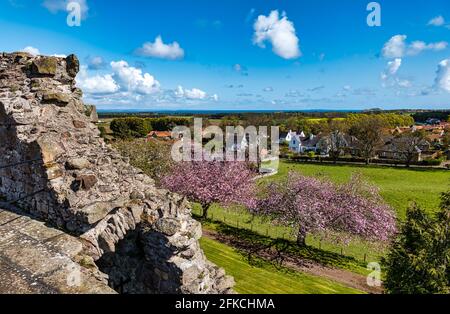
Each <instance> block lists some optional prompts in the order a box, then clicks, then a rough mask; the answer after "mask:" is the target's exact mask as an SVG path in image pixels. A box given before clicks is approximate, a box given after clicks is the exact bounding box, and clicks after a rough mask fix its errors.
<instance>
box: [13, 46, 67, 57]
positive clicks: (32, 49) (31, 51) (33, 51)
mask: <svg viewBox="0 0 450 314" xmlns="http://www.w3.org/2000/svg"><path fill="white" fill-rule="evenodd" d="M20 51H23V52H28V53H29V54H31V55H33V56H38V55H41V54H42V53H41V52H40V51H39V49H38V48H35V47H32V46H27V47H25V48H23V49H22V50H20ZM51 56H52V57H57V58H67V56H66V55H65V54H57V53H55V54H52V55H51Z"/></svg>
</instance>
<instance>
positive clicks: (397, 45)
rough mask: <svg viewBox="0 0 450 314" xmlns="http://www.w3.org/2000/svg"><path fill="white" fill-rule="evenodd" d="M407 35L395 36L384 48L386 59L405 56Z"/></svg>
mask: <svg viewBox="0 0 450 314" xmlns="http://www.w3.org/2000/svg"><path fill="white" fill-rule="evenodd" d="M405 40H406V35H395V36H393V37H392V38H391V39H389V41H388V42H387V43H385V44H384V47H383V56H384V57H385V58H401V57H403V55H404V54H405V49H406V44H405Z"/></svg>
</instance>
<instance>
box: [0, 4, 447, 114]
mask: <svg viewBox="0 0 450 314" xmlns="http://www.w3.org/2000/svg"><path fill="white" fill-rule="evenodd" d="M67 2H70V1H68V0H1V2H0V50H1V51H9V52H10V51H17V50H24V49H25V50H27V51H31V52H33V53H40V54H49V55H53V54H58V55H68V54H71V53H75V54H76V55H77V56H78V57H79V59H80V61H81V63H82V71H81V73H80V74H79V76H78V78H77V81H78V85H79V86H80V87H82V88H83V90H84V91H85V96H84V97H85V101H86V102H89V103H94V104H96V105H97V106H99V108H103V109H137V108H141V109H159V110H162V109H202V110H207V109H266V110H268V109H286V110H288V109H298V110H302V109H367V108H372V107H381V108H385V109H392V108H450V47H449V46H448V42H450V2H449V1H448V0H429V1H420V0H412V1H408V5H406V4H405V2H404V1H400V0H399V1H392V0H386V1H377V2H378V3H379V4H380V6H381V26H380V27H369V26H368V25H367V22H366V18H367V15H368V14H369V13H370V12H369V11H367V10H366V7H367V4H368V3H369V2H370V1H368V0H364V1H363V0H340V1H337V0H295V1H294V0H292V1H288V0H276V1H275V0H273V1H272V0H255V1H250V0H227V1H204V0H197V1H194V0H191V1H189V0H178V1H142V0H141V1H138V0H135V1H108V0H95V1H94V0H76V2H79V3H80V5H81V9H82V10H81V12H82V19H81V25H80V26H79V27H77V26H75V27H69V26H68V25H67V22H66V18H67V15H68V12H67V11H66V5H67ZM159 36H160V40H159V41H158V37H159Z"/></svg>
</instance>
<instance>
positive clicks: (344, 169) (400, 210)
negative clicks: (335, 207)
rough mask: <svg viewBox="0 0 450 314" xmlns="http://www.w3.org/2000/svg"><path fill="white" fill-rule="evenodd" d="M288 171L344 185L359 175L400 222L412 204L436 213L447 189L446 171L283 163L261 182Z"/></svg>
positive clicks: (448, 177)
mask: <svg viewBox="0 0 450 314" xmlns="http://www.w3.org/2000/svg"><path fill="white" fill-rule="evenodd" d="M290 170H293V171H298V172H300V173H302V174H304V175H307V176H322V177H323V176H324V177H327V178H330V179H331V180H333V181H335V182H344V181H346V180H348V179H349V178H350V176H351V175H352V173H355V172H360V173H361V174H362V175H363V176H364V178H366V179H367V180H369V181H370V182H372V183H373V184H375V185H376V186H378V187H379V188H380V190H381V195H382V196H383V198H384V200H385V201H386V202H387V203H389V204H390V205H391V206H392V207H393V208H394V209H395V210H396V212H397V214H398V217H399V218H400V219H404V217H405V213H406V209H407V208H408V206H409V205H410V204H411V203H412V202H416V203H417V204H419V205H420V206H421V207H423V208H424V209H426V210H429V211H433V210H436V209H437V208H438V206H439V198H440V194H441V193H442V192H445V191H447V190H449V189H450V171H447V170H438V169H437V170H425V169H424V170H422V169H404V168H393V167H378V166H369V167H367V166H356V165H355V166H352V165H342V166H341V165H316V164H301V163H287V162H284V161H282V162H280V168H279V173H278V174H277V175H276V176H273V177H270V178H267V179H265V180H276V179H277V178H281V177H282V176H286V175H287V173H288V172H289V171H290Z"/></svg>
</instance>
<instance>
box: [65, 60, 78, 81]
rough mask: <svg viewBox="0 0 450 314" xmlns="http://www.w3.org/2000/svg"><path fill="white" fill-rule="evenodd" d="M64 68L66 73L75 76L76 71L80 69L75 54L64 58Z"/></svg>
mask: <svg viewBox="0 0 450 314" xmlns="http://www.w3.org/2000/svg"><path fill="white" fill-rule="evenodd" d="M66 70H67V74H69V75H70V76H71V77H73V78H75V76H77V73H78V72H79V71H80V61H78V58H77V56H75V55H74V54H71V55H70V56H68V57H67V58H66Z"/></svg>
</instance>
